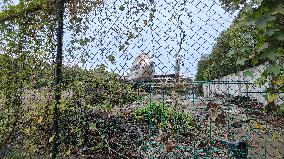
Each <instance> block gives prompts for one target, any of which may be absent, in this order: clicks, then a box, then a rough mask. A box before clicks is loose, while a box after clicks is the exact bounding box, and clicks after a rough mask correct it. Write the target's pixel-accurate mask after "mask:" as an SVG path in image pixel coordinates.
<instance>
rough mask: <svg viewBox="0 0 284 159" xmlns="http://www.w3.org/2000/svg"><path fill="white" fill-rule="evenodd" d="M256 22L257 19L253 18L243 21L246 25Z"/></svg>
mask: <svg viewBox="0 0 284 159" xmlns="http://www.w3.org/2000/svg"><path fill="white" fill-rule="evenodd" d="M256 22H257V19H255V18H248V19H247V20H246V21H245V24H246V25H255V24H256Z"/></svg>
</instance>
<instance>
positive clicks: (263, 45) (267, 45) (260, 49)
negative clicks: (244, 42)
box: [257, 43, 269, 52]
mask: <svg viewBox="0 0 284 159" xmlns="http://www.w3.org/2000/svg"><path fill="white" fill-rule="evenodd" d="M268 47H269V44H268V43H263V44H262V45H261V46H260V47H259V48H258V50H257V51H258V52H261V51H264V50H265V49H267V48H268Z"/></svg>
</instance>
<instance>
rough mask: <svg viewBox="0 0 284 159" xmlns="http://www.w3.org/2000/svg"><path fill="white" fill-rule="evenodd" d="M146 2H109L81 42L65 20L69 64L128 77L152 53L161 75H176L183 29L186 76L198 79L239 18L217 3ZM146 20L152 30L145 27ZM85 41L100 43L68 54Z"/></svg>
mask: <svg viewBox="0 0 284 159" xmlns="http://www.w3.org/2000/svg"><path fill="white" fill-rule="evenodd" d="M151 1H152V0H151ZM142 2H143V1H141V2H138V0H116V1H115V0H105V2H104V4H103V5H101V6H100V7H98V8H97V9H96V10H95V11H94V12H92V13H91V14H89V16H88V17H89V18H88V19H89V22H84V25H82V26H81V27H84V26H88V28H87V29H86V31H85V32H84V33H85V34H77V35H76V36H75V37H74V36H73V35H72V31H70V30H69V29H68V28H69V23H68V21H67V20H65V24H66V25H65V26H66V27H65V36H64V48H65V49H64V53H65V59H64V63H65V64H70V65H73V64H79V65H80V66H83V63H82V62H81V61H80V59H84V60H86V61H85V62H84V63H85V64H84V67H87V68H93V67H96V66H97V65H99V64H105V65H107V67H108V69H109V70H112V71H114V72H117V73H120V74H123V73H125V72H127V71H128V69H129V68H130V67H131V64H132V62H133V60H134V58H135V56H137V55H138V54H139V53H141V52H147V53H149V54H150V55H151V56H152V57H153V60H154V61H155V64H156V73H157V74H167V73H173V72H174V65H175V54H176V53H177V52H178V50H180V46H179V43H180V41H181V36H180V35H181V34H180V33H181V30H183V31H184V32H185V35H186V36H185V38H184V41H183V43H182V45H181V50H180V53H179V54H180V56H181V59H182V60H181V64H182V65H183V66H181V74H182V75H183V76H194V75H195V74H196V71H197V70H196V66H197V62H198V60H199V59H200V57H201V55H204V54H210V52H211V50H212V46H213V45H214V43H215V38H217V37H218V35H219V34H220V33H221V31H223V30H225V29H226V28H228V27H229V25H230V24H231V22H232V20H233V18H234V15H236V14H234V15H230V14H229V13H226V12H225V11H224V10H223V9H222V8H221V6H220V4H219V3H218V2H216V0H184V1H180V0H178V2H176V1H175V0H163V1H155V0H154V3H150V1H149V0H148V1H144V2H143V3H142ZM0 5H1V3H0ZM120 6H123V7H124V10H123V11H121V10H119V8H120ZM152 8H153V9H154V8H155V9H156V12H155V13H154V18H153V21H152V23H151V22H148V20H149V15H150V10H151V9H152ZM144 20H147V22H148V23H150V24H152V26H144ZM130 32H131V33H133V34H134V35H135V36H136V38H133V39H131V40H128V44H127V45H125V46H126V47H125V50H124V51H119V46H121V45H122V44H125V41H126V40H127V37H128V34H129V33H130ZM71 35H72V36H71ZM85 37H88V38H95V40H93V41H92V42H89V43H88V44H87V45H85V46H83V47H81V46H80V48H79V49H77V50H73V51H71V52H70V51H69V52H68V50H70V49H69V48H71V47H72V46H73V47H74V46H79V45H77V44H73V45H72V46H71V45H70V41H71V40H74V39H78V40H80V39H82V38H85ZM71 55H72V56H71ZM109 55H114V57H115V59H116V63H111V62H109V61H108V60H107V58H106V57H108V56H109ZM74 58H75V59H74Z"/></svg>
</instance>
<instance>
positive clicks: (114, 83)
mask: <svg viewBox="0 0 284 159" xmlns="http://www.w3.org/2000/svg"><path fill="white" fill-rule="evenodd" d="M57 3H58V4H59V3H60V2H57V1H54V2H52V1H38V2H33V1H30V2H21V3H20V4H19V6H18V7H20V9H18V10H16V11H15V10H13V7H12V8H8V10H9V9H10V12H5V10H3V12H2V13H3V14H0V18H1V25H2V26H1V27H0V28H1V32H0V37H1V42H0V43H1V46H0V67H1V71H0V76H1V77H0V79H1V81H0V84H1V86H0V88H1V92H0V93H1V94H0V95H1V98H0V111H1V116H0V135H1V136H0V137H1V138H0V157H1V158H2V157H3V158H49V157H52V158H54V157H55V156H57V157H58V158H248V157H251V158H277V157H278V158H283V156H284V154H283V152H284V145H283V135H284V134H283V117H279V116H275V115H271V114H270V113H267V111H265V110H270V108H267V107H271V109H273V105H271V103H267V100H266V99H265V98H264V95H265V94H266V93H265V90H266V88H268V87H270V85H269V83H266V84H265V85H263V86H258V85H256V84H254V83H252V82H254V81H255V79H256V78H255V77H253V76H251V77H247V76H244V74H245V73H244V72H246V71H245V70H244V71H240V72H238V73H235V74H228V75H227V74H226V75H224V76H222V77H219V78H218V79H217V78H216V79H215V80H214V79H211V80H212V81H196V80H193V78H194V77H195V75H196V73H197V72H198V67H199V66H198V62H199V61H200V60H201V59H202V58H204V57H205V56H207V55H208V54H210V53H211V51H212V49H213V45H214V44H215V43H216V41H215V40H216V38H217V37H218V36H219V34H220V33H221V32H222V31H223V30H225V29H227V28H228V27H229V26H230V24H231V23H232V21H233V19H234V18H236V16H237V13H228V12H225V11H224V10H223V9H222V8H221V6H220V3H219V2H215V1H201V0H190V1H171V0H167V1H155V0H149V1H145V2H140V1H137V0H127V1H123V0H115V1H113V0H112V1H111V0H106V1H101V0H95V1H76V0H74V1H72V0H71V1H66V2H65V5H64V9H63V7H62V6H63V1H62V4H61V9H58V8H60V5H56V4H57ZM21 4H22V5H21ZM19 13H20V14H19ZM60 13H61V14H60ZM60 15H61V16H60ZM61 20H62V21H61ZM60 24H61V25H60ZM61 27H63V28H61ZM61 29H63V30H61ZM61 35H62V36H61ZM61 38H63V42H62V49H63V50H62V51H61V50H60V48H61V46H60V41H61ZM58 44H59V45H58ZM266 65H267V66H269V64H268V63H264V64H262V65H258V66H257V67H252V68H249V69H252V71H253V72H254V76H258V74H259V75H260V74H261V73H262V72H263V70H264V69H263V68H262V67H266ZM226 69H227V70H230V69H232V68H230V67H227V68H226ZM229 72H230V71H229ZM277 102H278V103H282V102H283V95H281V93H280V95H279V97H278V98H277V100H276V103H277ZM271 111H272V110H271ZM51 154H52V155H51Z"/></svg>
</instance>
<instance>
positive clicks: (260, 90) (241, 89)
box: [203, 63, 284, 104]
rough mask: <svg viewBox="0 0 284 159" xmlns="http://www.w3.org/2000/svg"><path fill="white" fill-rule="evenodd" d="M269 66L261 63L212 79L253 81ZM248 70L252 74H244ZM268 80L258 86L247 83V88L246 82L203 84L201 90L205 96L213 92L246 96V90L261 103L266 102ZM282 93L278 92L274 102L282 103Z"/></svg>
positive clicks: (283, 96) (283, 95)
mask: <svg viewBox="0 0 284 159" xmlns="http://www.w3.org/2000/svg"><path fill="white" fill-rule="evenodd" d="M268 66H269V64H268V63H264V64H262V65H259V66H256V67H253V68H249V69H247V70H244V71H240V72H238V73H237V74H230V75H227V76H224V77H221V78H219V79H215V80H213V81H228V82H235V83H237V81H240V82H244V81H246V82H248V83H254V82H255V81H256V80H257V79H258V78H259V77H260V76H261V74H262V73H263V71H264V70H265V69H266V68H267V67H268ZM246 71H250V72H252V73H253V76H252V77H251V76H245V75H244V74H245V72H246ZM269 83H270V81H268V82H266V83H265V84H264V85H262V86H258V85H256V84H248V85H247V86H248V88H246V84H225V83H224V84H220V83H218V84H211V83H210V84H204V85H203V92H204V96H205V97H212V96H213V95H214V94H219V95H225V94H230V95H233V96H237V95H240V96H246V95H247V94H246V92H248V96H249V97H251V98H254V99H257V101H258V102H261V103H263V104H267V101H266V99H265V97H264V95H265V93H264V92H265V89H266V88H268V87H269ZM283 99H284V94H283V93H282V94H280V97H279V98H278V99H276V101H275V103H276V104H281V103H283Z"/></svg>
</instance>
